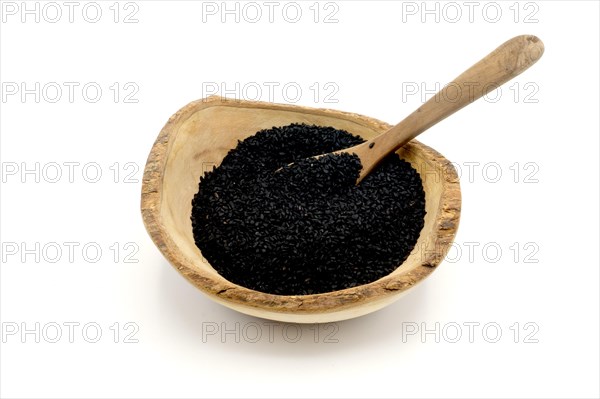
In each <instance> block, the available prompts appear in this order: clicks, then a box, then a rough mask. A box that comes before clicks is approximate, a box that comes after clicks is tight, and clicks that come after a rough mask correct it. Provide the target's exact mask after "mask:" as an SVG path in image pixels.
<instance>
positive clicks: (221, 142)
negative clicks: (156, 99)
mask: <svg viewBox="0 0 600 399" xmlns="http://www.w3.org/2000/svg"><path fill="white" fill-rule="evenodd" d="M293 122H304V123H308V124H316V125H322V126H333V127H335V128H338V129H344V130H346V131H348V132H350V133H353V134H357V135H360V136H362V137H364V138H365V139H368V138H371V137H373V136H375V135H378V134H381V133H383V132H385V131H386V130H388V129H389V128H390V125H388V124H386V123H383V122H380V121H378V120H375V119H373V118H369V117H366V116H362V115H357V114H352V113H347V112H340V111H334V110H327V109H315V108H306V107H299V106H294V105H281V104H272V103H263V102H250V101H240V100H228V99H224V98H221V97H209V98H205V99H202V100H198V101H194V102H192V103H190V104H188V105H186V106H185V107H183V108H182V109H181V110H179V111H178V112H177V113H176V114H175V115H173V116H172V117H171V118H170V119H169V121H168V122H167V124H166V125H165V127H164V128H163V129H162V131H161V132H160V134H159V136H158V138H157V139H156V142H155V143H154V146H153V147H152V151H151V152H150V155H149V157H148V162H147V164H146V168H145V171H144V178H143V184H142V201H141V208H142V215H143V218H144V223H145V225H146V229H147V230H148V233H149V234H150V237H152V240H153V241H154V243H155V244H156V246H157V247H158V248H159V249H160V251H161V252H162V253H163V255H164V256H165V257H166V258H167V260H168V261H169V262H170V263H171V264H172V265H173V266H174V267H175V268H176V269H177V270H178V271H179V273H181V274H182V275H183V276H184V277H185V278H186V279H188V281H190V282H191V283H192V284H194V285H195V286H196V287H198V288H199V289H200V290H202V291H203V292H204V293H205V294H207V295H208V296H209V297H210V298H212V299H214V300H215V301H217V302H219V303H221V304H223V305H225V306H228V307H230V308H232V309H235V310H237V311H240V312H242V313H246V314H249V315H253V316H257V317H262V318H266V319H273V320H279V321H285V322H297V323H321V322H331V321H338V320H344V319H349V318H353V317H357V316H361V315H364V314H367V313H370V312H373V311H375V310H378V309H381V308H382V307H384V306H386V305H389V304H390V303H392V302H393V301H395V300H396V299H398V298H399V297H400V296H401V294H403V293H405V292H406V291H407V290H408V289H409V288H411V287H413V286H414V285H415V284H417V283H418V282H420V281H422V280H423V279H424V278H425V277H427V276H428V275H429V274H430V273H431V272H432V271H433V270H434V268H435V267H436V266H437V265H438V264H439V263H440V262H441V261H442V259H443V258H444V257H445V255H446V253H447V251H448V249H449V247H450V245H451V243H452V240H453V239H454V235H455V234H456V229H457V227H458V222H459V216H460V187H459V183H458V177H457V175H456V172H455V170H454V168H453V167H452V165H451V164H450V162H449V161H447V160H446V159H445V158H444V157H443V156H442V155H441V154H439V153H438V152H436V151H435V150H433V149H431V148H429V147H427V146H425V145H423V144H421V143H419V142H417V141H416V140H413V141H411V142H410V143H408V144H407V145H405V146H404V147H403V148H401V149H400V150H399V151H398V153H399V154H400V156H401V157H402V158H404V159H406V160H407V161H409V162H410V163H411V164H412V165H413V167H415V168H416V169H417V171H419V173H420V174H421V178H422V180H423V187H424V190H425V199H426V211H427V216H426V217H425V225H424V227H423V230H422V231H421V234H420V237H419V240H418V241H417V245H416V246H415V249H414V250H413V251H412V253H411V254H410V255H409V257H408V258H407V259H406V261H405V262H404V263H403V264H402V267H399V268H398V269H396V270H395V271H394V272H392V273H391V274H389V275H388V276H386V277H383V278H381V279H379V280H377V281H375V282H372V283H369V284H365V285H360V286H357V287H353V288H348V289H345V290H340V291H334V292H328V293H323V294H315V295H272V294H265V293H263V292H258V291H254V290H250V289H248V288H245V287H242V286H239V285H237V284H233V283H231V282H229V281H228V280H226V279H224V278H223V277H221V276H220V275H219V274H218V273H217V272H216V271H215V270H214V269H213V268H212V267H211V265H210V264H209V263H208V262H207V261H206V260H205V259H204V258H203V257H202V254H201V253H200V250H199V249H198V248H197V247H196V245H195V243H194V238H193V235H192V224H191V220H190V214H191V201H192V198H193V196H194V194H195V193H196V192H197V191H198V181H199V178H200V176H201V175H202V174H203V173H204V172H205V171H206V170H209V169H212V167H213V165H218V164H219V163H220V162H221V160H222V159H223V158H224V156H225V155H226V154H227V152H228V151H229V150H230V149H232V148H234V147H235V146H236V145H237V141H238V140H243V139H244V138H246V137H248V136H251V135H253V134H254V133H256V132H257V131H259V130H261V129H266V128H271V127H273V126H283V125H287V124H290V123H293Z"/></svg>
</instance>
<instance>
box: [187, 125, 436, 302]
mask: <svg viewBox="0 0 600 399" xmlns="http://www.w3.org/2000/svg"><path fill="white" fill-rule="evenodd" d="M362 142H364V140H363V139H361V138H360V137H358V136H354V135H352V134H350V133H348V132H345V131H343V130H337V129H335V128H332V127H323V126H309V125H306V124H292V125H288V126H282V127H273V128H272V129H267V130H262V131H260V132H258V133H256V134H255V135H254V136H251V137H249V138H247V139H245V140H243V141H238V145H237V147H236V148H235V149H233V150H231V151H230V152H229V153H228V154H227V156H226V157H225V158H224V159H223V161H222V163H221V165H220V166H219V167H217V168H214V169H213V170H212V171H209V172H207V173H206V174H205V175H204V176H202V177H201V178H200V183H199V190H198V193H197V194H196V195H195V196H194V199H193V201H192V215H191V218H192V229H193V234H194V239H195V241H196V245H197V246H198V248H200V250H201V251H202V254H203V256H204V257H205V258H206V259H207V260H208V261H209V262H210V264H211V265H212V266H213V267H214V268H215V270H216V271H217V272H219V273H220V274H221V275H222V276H223V277H225V278H226V279H228V280H229V281H231V282H233V283H236V284H239V285H242V286H244V287H247V288H251V289H254V290H258V291H262V292H267V293H272V294H279V295H304V294H316V293H323V292H330V291H335V290H340V289H345V288H350V287H354V286H357V285H360V284H366V283H369V282H372V281H375V280H377V279H379V278H381V277H384V276H385V275H387V274H389V273H391V272H392V271H393V270H395V269H396V268H397V267H399V266H400V265H401V263H402V262H403V261H404V260H405V259H406V258H407V256H408V255H409V253H410V252H411V251H412V249H413V248H414V245H415V243H416V241H417V239H418V237H419V234H420V231H421V229H422V228H423V224H424V216H425V193H424V191H423V186H422V182H421V178H420V176H419V174H418V173H417V172H416V171H415V170H414V169H413V168H412V167H411V166H410V164H409V163H407V162H405V161H403V160H401V159H400V158H399V157H398V156H397V155H396V154H392V155H390V156H388V157H387V158H386V159H385V160H384V161H383V162H381V163H380V164H379V166H377V167H376V168H375V169H374V170H373V171H372V172H371V173H370V174H369V175H368V176H367V177H366V178H365V179H364V180H363V181H362V182H361V183H360V184H359V185H356V184H355V182H356V179H357V177H358V175H359V172H360V170H361V164H360V160H359V159H358V157H356V156H355V155H349V154H342V155H328V156H323V157H320V158H317V159H309V157H311V156H314V155H320V154H326V153H330V152H334V151H337V150H340V149H343V148H348V147H351V146H354V145H357V144H360V143H362ZM371 144H373V143H371ZM370 147H371V148H372V146H370ZM291 163H293V165H291V166H290V165H289V164H291ZM275 171H277V172H275Z"/></svg>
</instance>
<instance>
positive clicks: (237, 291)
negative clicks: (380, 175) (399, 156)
mask: <svg viewBox="0 0 600 399" xmlns="http://www.w3.org/2000/svg"><path fill="white" fill-rule="evenodd" d="M214 106H228V107H238V108H264V109H273V110H281V111H291V112H300V113H311V114H316V115H321V116H330V117H335V118H343V119H346V120H350V121H354V122H358V121H360V122H361V123H363V124H364V125H365V126H368V127H371V128H373V127H374V128H376V129H381V130H387V129H389V128H390V127H391V126H392V125H389V124H387V123H385V122H382V121H380V120H377V119H375V118H371V117H367V116H364V115H360V114H356V113H351V112H344V111H338V110H333V109H326V108H313V107H305V106H299V105H292V104H277V103H270V102H262V101H248V100H240V99H230V98H225V97H220V96H210V97H206V98H203V99H199V100H196V101H192V102H190V103H189V104H187V105H185V106H184V107H182V108H181V109H180V110H178V111H177V112H176V113H175V114H173V115H172V116H171V117H170V118H169V120H168V121H167V123H166V124H165V126H164V127H163V128H162V130H161V131H160V133H159V135H158V137H157V138H156V140H155V142H154V144H153V146H152V149H151V151H150V154H149V156H148V159H147V162H146V166H145V168H144V175H143V179H142V190H141V204H140V205H141V212H142V218H143V221H144V225H145V227H146V230H147V232H148V234H149V235H150V238H151V239H152V241H153V242H154V244H155V245H156V246H157V248H158V249H159V250H160V251H161V253H162V254H163V256H164V257H165V258H166V259H167V261H169V263H170V264H171V265H172V266H173V267H175V268H176V269H177V270H178V271H179V273H181V274H182V275H183V276H184V277H185V278H186V279H187V280H188V281H190V282H191V283H192V284H193V285H195V286H196V287H197V288H199V289H200V290H202V291H203V292H204V293H205V294H207V295H209V296H211V297H213V299H215V300H217V301H218V302H222V303H223V302H225V303H231V304H235V305H240V306H245V307H251V308H255V309H262V310H267V311H269V312H278V313H305V314H311V313H328V312H338V311H340V310H344V309H347V308H350V307H355V306H358V305H363V304H366V303H369V302H373V301H379V300H382V299H384V298H387V297H389V296H393V295H398V294H399V293H401V292H403V291H406V290H407V289H409V288H411V287H413V286H414V285H416V284H417V283H418V282H420V281H422V280H423V279H425V277H427V276H428V275H429V274H431V273H432V272H433V270H435V268H436V266H437V265H438V264H439V263H440V262H441V261H442V260H443V259H444V257H445V256H446V254H447V252H448V250H449V249H450V246H451V244H452V241H453V239H454V236H455V235H456V231H457V229H458V225H459V221H460V211H461V195H460V185H459V178H458V175H457V173H456V170H455V168H454V166H453V165H452V163H451V162H450V161H448V160H447V159H446V158H444V156H442V155H441V154H440V153H439V152H437V151H436V150H434V149H432V148H430V147H428V146H426V145H424V144H422V143H420V142H418V141H416V140H412V141H411V142H410V143H409V145H410V146H411V147H414V148H416V149H418V150H419V151H421V152H422V153H423V154H424V156H426V157H427V158H428V159H429V160H431V161H434V162H436V163H437V164H440V165H441V166H442V170H443V172H442V173H441V174H442V177H443V179H442V181H441V184H442V186H443V190H442V194H441V200H440V204H439V207H438V218H437V219H436V220H435V227H434V230H433V231H432V233H433V232H434V233H435V235H434V237H433V241H434V242H433V245H434V247H433V248H435V249H436V250H435V251H429V252H427V253H426V254H425V255H424V256H423V258H422V259H421V264H420V265H418V266H417V267H415V268H414V269H412V270H410V271H408V272H406V273H402V272H400V273H397V274H393V275H387V276H385V277H382V278H380V279H379V280H376V281H373V282H371V283H368V284H363V285H358V286H355V287H351V288H346V289H343V290H339V291H332V292H326V293H321V294H310V295H275V294H268V293H264V292H259V291H255V290H251V289H249V288H246V287H242V286H240V285H237V284H234V283H231V282H229V281H228V280H226V279H225V278H224V277H220V278H221V280H222V281H220V280H217V279H215V278H213V276H211V275H209V274H204V273H201V272H200V271H198V270H197V269H195V268H192V267H190V266H189V264H190V263H191V262H190V261H189V260H188V259H187V258H186V256H185V255H184V254H183V253H182V252H181V251H180V249H179V247H178V246H177V244H176V243H175V242H174V241H173V239H172V238H171V235H170V234H169V232H168V231H167V230H166V229H165V227H164V225H163V223H162V218H161V206H162V180H163V176H164V173H163V172H164V170H165V166H166V162H167V159H168V156H169V147H170V146H169V144H170V143H171V142H172V141H174V138H175V136H176V133H177V130H178V127H179V126H180V124H182V123H183V122H185V120H187V118H189V117H190V116H191V115H193V114H194V113H196V112H198V111H201V110H203V109H206V108H210V107H214ZM190 201H191V200H190Z"/></svg>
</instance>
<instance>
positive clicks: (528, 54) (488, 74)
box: [333, 35, 544, 184]
mask: <svg viewBox="0 0 600 399" xmlns="http://www.w3.org/2000/svg"><path fill="white" fill-rule="evenodd" d="M543 53H544V44H543V43H542V41H541V40H540V39H538V38H537V37H535V36H532V35H522V36H516V37H514V38H512V39H510V40H509V41H507V42H505V43H504V44H502V45H501V46H500V47H498V48H497V49H496V50H494V51H492V52H491V53H490V54H488V55H487V56H486V57H485V58H483V59H482V60H481V61H479V62H478V63H476V64H475V65H473V66H472V67H471V68H469V69H467V70H466V71H465V72H463V73H462V75H460V76H459V77H457V78H456V79H454V81H452V82H451V83H449V84H448V85H446V86H445V87H444V88H443V89H442V90H440V91H439V92H438V93H437V94H436V95H435V96H434V97H432V98H431V99H429V101H427V102H426V103H425V104H423V105H422V106H421V107H419V108H418V109H417V110H416V111H414V112H413V113H412V114H410V115H409V116H407V117H406V118H405V119H404V120H403V121H402V122H400V123H398V124H397V125H396V126H394V127H393V128H391V129H390V130H388V131H387V132H385V133H383V134H381V135H379V136H377V137H375V138H373V139H371V140H368V141H366V142H364V143H362V144H359V145H356V146H354V147H350V148H346V149H343V150H340V151H336V152H334V153H333V154H340V153H349V154H356V155H358V157H359V158H360V162H361V163H362V170H361V171H360V175H359V177H358V181H357V184H358V183H360V181H361V180H362V179H364V178H365V176H367V175H368V174H369V173H370V172H371V171H372V170H373V168H374V167H375V166H376V165H377V164H378V163H379V161H381V160H382V159H383V158H384V157H385V156H386V155H388V154H389V153H391V152H393V151H396V150H397V149H398V148H400V147H402V146H403V145H404V144H406V143H407V142H409V141H410V140H412V139H413V138H415V137H417V136H418V135H419V134H421V133H423V132H424V131H425V130H427V129H429V128H430V127H431V126H433V125H435V124H436V123H438V122H439V121H441V120H442V119H444V118H446V117H448V116H450V115H452V114H453V113H455V112H456V111H458V110H459V109H461V108H462V107H464V106H466V105H468V104H470V103H472V102H473V101H475V100H477V99H478V98H480V97H481V96H483V95H485V94H487V93H489V92H490V91H492V90H494V89H496V88H498V87H499V86H501V85H502V84H504V83H506V82H508V81H509V80H510V79H512V78H514V77H515V76H517V75H519V74H520V73H521V72H523V71H525V70H526V69H527V68H529V67H530V66H531V65H533V64H534V63H535V62H536V61H537V60H539V59H540V57H541V56H542V54H543Z"/></svg>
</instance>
